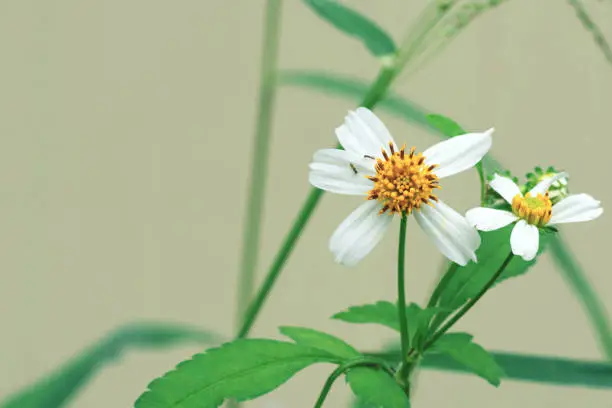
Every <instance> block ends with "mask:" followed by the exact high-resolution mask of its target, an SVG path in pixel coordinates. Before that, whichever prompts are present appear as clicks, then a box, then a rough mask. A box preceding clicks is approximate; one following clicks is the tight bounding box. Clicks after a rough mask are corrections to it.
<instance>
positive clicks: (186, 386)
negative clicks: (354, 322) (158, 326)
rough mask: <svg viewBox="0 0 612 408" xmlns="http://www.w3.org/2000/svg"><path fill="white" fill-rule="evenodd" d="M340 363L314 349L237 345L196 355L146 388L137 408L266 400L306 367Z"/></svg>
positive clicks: (254, 342)
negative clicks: (232, 400) (257, 398)
mask: <svg viewBox="0 0 612 408" xmlns="http://www.w3.org/2000/svg"><path fill="white" fill-rule="evenodd" d="M341 361H342V360H341V359H339V358H337V357H334V356H332V355H330V354H329V353H328V352H325V351H322V350H319V349H317V348H312V347H305V346H302V345H300V344H295V343H288V342H283V341H277V340H268V339H241V340H235V341H233V342H230V343H226V344H224V345H222V346H221V347H219V348H213V349H209V350H207V351H206V352H205V353H203V354H197V355H195V356H194V357H193V358H192V359H191V360H188V361H184V362H182V363H180V364H179V365H178V366H177V367H176V369H175V370H174V371H171V372H169V373H167V374H165V375H164V376H163V377H161V378H158V379H156V380H154V381H153V382H151V384H149V387H148V388H149V390H148V391H145V393H144V394H142V395H141V396H140V398H138V400H137V401H136V404H135V407H136V408H179V407H180V408H216V407H218V406H220V405H221V404H222V403H223V401H224V400H225V399H230V398H231V399H235V400H237V401H245V400H250V399H253V398H256V397H259V396H261V395H264V394H266V393H268V392H270V391H272V390H274V389H276V388H277V387H279V386H280V385H282V384H283V383H285V382H286V381H287V380H289V379H290V378H291V377H292V376H293V375H295V374H296V373H297V372H298V371H300V370H302V369H304V368H306V367H308V366H309V365H312V364H315V363H322V362H330V363H340V362H341Z"/></svg>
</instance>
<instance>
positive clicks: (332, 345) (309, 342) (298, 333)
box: [279, 326, 361, 360]
mask: <svg viewBox="0 0 612 408" xmlns="http://www.w3.org/2000/svg"><path fill="white" fill-rule="evenodd" d="M279 330H280V332H281V333H282V334H284V335H285V336H287V337H289V338H290V339H292V340H293V341H295V342H296V343H297V344H299V345H301V346H305V347H313V348H317V349H319V350H323V351H326V352H328V353H330V354H331V355H334V356H336V357H338V358H340V359H347V360H350V359H352V358H356V357H361V353H360V352H359V351H357V350H355V348H354V347H353V346H351V345H349V344H347V343H346V342H345V341H344V340H341V339H339V338H337V337H335V336H332V335H331V334H327V333H323V332H320V331H317V330H314V329H308V328H305V327H289V326H283V327H281V328H280V329H279Z"/></svg>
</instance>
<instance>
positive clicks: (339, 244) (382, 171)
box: [309, 108, 493, 265]
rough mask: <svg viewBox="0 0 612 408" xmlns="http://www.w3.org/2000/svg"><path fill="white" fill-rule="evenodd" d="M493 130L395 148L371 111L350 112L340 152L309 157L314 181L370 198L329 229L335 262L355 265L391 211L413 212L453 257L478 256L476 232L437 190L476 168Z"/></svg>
mask: <svg viewBox="0 0 612 408" xmlns="http://www.w3.org/2000/svg"><path fill="white" fill-rule="evenodd" d="M492 133H493V129H490V130H488V131H486V132H483V133H469V134H465V135H461V136H456V137H454V138H452V139H450V140H446V141H444V142H441V143H438V144H436V145H434V146H432V147H430V148H429V149H427V150H425V151H424V152H423V153H417V152H416V149H415V148H414V147H412V148H411V149H408V150H407V149H406V146H405V145H404V146H403V147H402V148H398V147H397V145H396V144H395V141H394V140H393V137H392V136H391V134H390V133H389V131H388V130H387V128H386V127H385V125H384V124H383V123H382V122H381V120H380V119H378V117H376V115H374V113H372V112H371V111H370V110H368V109H366V108H358V109H357V110H356V111H354V112H349V114H348V115H347V116H346V118H345V121H344V124H343V125H341V126H340V127H338V128H337V129H336V136H337V137H338V140H339V142H340V143H341V144H342V146H343V147H344V150H338V149H323V150H319V151H317V152H316V153H315V154H314V157H313V160H312V162H311V163H310V173H309V180H310V183H311V184H312V185H314V186H315V187H318V188H320V189H323V190H327V191H331V192H333V193H338V194H349V195H358V196H362V197H363V198H365V199H367V200H368V201H366V202H365V203H363V204H362V205H360V206H359V207H358V208H357V209H356V210H355V211H353V213H351V214H350V215H349V216H348V217H347V218H346V219H345V220H344V221H343V222H342V223H341V224H340V226H339V227H338V228H337V229H336V231H335V232H334V233H333V235H332V237H331V239H330V241H329V248H330V250H331V251H332V253H333V254H334V255H335V257H336V261H337V262H339V263H341V264H344V265H355V264H356V263H358V262H359V261H360V260H361V259H363V258H364V257H365V256H366V255H367V254H368V253H369V252H370V251H371V250H372V249H373V248H374V247H375V246H376V244H377V243H378V242H379V241H380V240H381V238H382V237H383V235H384V233H385V231H386V230H387V228H388V227H389V225H390V224H391V221H392V220H393V216H394V215H395V214H397V215H401V214H406V215H410V214H412V213H414V217H415V219H416V221H417V224H419V226H420V227H421V228H422V229H423V231H425V232H426V233H427V234H428V235H429V236H430V237H431V238H432V239H433V241H434V242H435V244H436V246H437V247H438V249H439V250H440V251H441V252H442V253H443V254H444V255H445V256H446V257H447V258H449V259H450V260H452V261H453V262H455V263H457V264H459V265H465V264H467V263H468V262H469V261H470V260H474V261H476V255H475V251H476V249H477V248H478V246H479V245H480V236H479V235H478V232H477V231H476V230H475V229H474V228H473V227H472V226H471V225H470V224H469V223H468V221H467V220H466V219H465V218H464V217H463V216H462V215H461V214H459V213H457V212H456V211H455V210H453V209H452V208H450V207H449V206H448V205H446V204H444V203H443V202H442V201H440V200H439V199H438V197H437V196H436V194H435V193H436V190H437V189H439V188H440V185H439V183H440V180H442V179H443V178H445V177H448V176H451V175H453V174H456V173H459V172H462V171H464V170H467V169H469V168H471V167H473V166H474V165H475V164H476V163H478V162H479V161H480V160H481V159H482V157H483V156H484V155H485V154H486V153H487V151H488V150H489V148H490V147H491V134H492Z"/></svg>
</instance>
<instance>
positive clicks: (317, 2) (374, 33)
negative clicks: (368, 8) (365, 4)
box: [305, 0, 396, 57]
mask: <svg viewBox="0 0 612 408" xmlns="http://www.w3.org/2000/svg"><path fill="white" fill-rule="evenodd" d="M305 3H306V4H307V5H308V6H310V8H312V10H313V11H314V12H315V13H317V14H318V15H319V16H320V17H321V18H323V19H324V20H326V21H328V22H329V23H331V24H332V25H333V26H334V27H336V28H337V29H339V30H340V31H343V32H344V33H345V34H348V35H350V36H353V37H356V38H358V39H359V40H361V41H362V42H363V44H364V45H365V46H366V47H367V49H368V50H369V51H370V52H371V53H372V54H373V55H375V56H376V57H384V56H389V55H392V54H394V53H395V50H396V47H395V43H394V42H393V40H392V39H391V37H389V35H388V34H387V33H386V32H385V31H384V30H383V29H382V28H381V27H380V26H378V25H377V24H376V23H375V22H373V21H372V20H370V19H369V18H367V17H365V16H363V15H362V14H360V13H358V12H356V11H354V10H352V9H350V8H348V7H346V6H345V5H343V4H342V3H340V2H338V1H334V0H305Z"/></svg>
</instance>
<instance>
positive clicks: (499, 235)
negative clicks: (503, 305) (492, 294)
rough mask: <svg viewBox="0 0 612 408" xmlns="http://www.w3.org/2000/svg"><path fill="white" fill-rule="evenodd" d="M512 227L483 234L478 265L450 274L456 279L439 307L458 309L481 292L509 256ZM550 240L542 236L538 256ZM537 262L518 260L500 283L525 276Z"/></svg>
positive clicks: (467, 266) (458, 268)
mask: <svg viewBox="0 0 612 408" xmlns="http://www.w3.org/2000/svg"><path fill="white" fill-rule="evenodd" d="M513 227H514V225H509V226H507V227H505V228H502V229H499V230H497V231H490V232H484V233H481V237H482V243H481V245H480V247H479V248H478V249H477V250H476V256H477V258H478V263H474V262H470V263H468V264H467V265H466V266H462V267H457V268H456V269H455V270H454V271H453V272H451V273H452V274H453V275H452V276H451V277H450V279H449V281H448V283H447V285H446V287H445V288H444V290H443V291H442V293H441V295H440V300H439V306H441V307H443V308H448V309H452V310H454V309H457V308H458V307H460V306H461V305H463V304H464V303H465V302H466V301H467V300H468V299H470V298H471V297H473V296H475V295H476V294H478V293H479V292H480V290H481V289H482V288H483V287H484V285H485V284H486V283H487V282H488V281H489V280H490V279H491V277H492V276H493V275H494V274H495V272H496V271H497V270H498V269H499V267H500V266H501V265H502V263H503V262H504V259H505V258H506V257H507V256H508V254H509V253H510V250H511V249H510V233H511V232H512V228H513ZM549 239H550V234H547V233H541V234H540V249H539V251H538V254H541V253H542V251H543V250H544V248H545V247H546V244H547V243H548V240H549ZM536 261H537V257H536V259H534V260H532V261H524V260H523V259H522V258H520V257H518V256H515V257H514V258H513V259H512V260H511V261H510V263H509V264H508V266H507V267H506V269H505V271H504V272H503V273H502V275H501V276H500V277H499V278H498V280H497V283H499V282H501V281H504V280H506V279H508V278H511V277H515V276H519V275H522V274H524V273H526V272H527V271H528V270H529V268H530V267H531V266H533V265H534V264H535V263H536Z"/></svg>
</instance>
